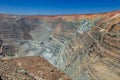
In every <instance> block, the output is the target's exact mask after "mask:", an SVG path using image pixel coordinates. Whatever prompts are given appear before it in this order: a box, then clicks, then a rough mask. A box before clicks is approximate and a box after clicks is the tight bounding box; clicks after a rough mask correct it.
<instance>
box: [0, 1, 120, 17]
mask: <svg viewBox="0 0 120 80" xmlns="http://www.w3.org/2000/svg"><path fill="white" fill-rule="evenodd" d="M115 10H120V0H0V13H7V14H25V15H26V14H29V15H33V14H34V15H35V14H37V15H60V14H89V13H102V12H108V11H115Z"/></svg>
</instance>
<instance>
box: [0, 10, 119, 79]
mask: <svg viewBox="0 0 120 80" xmlns="http://www.w3.org/2000/svg"><path fill="white" fill-rule="evenodd" d="M0 35H1V41H0V47H1V49H0V52H1V55H3V56H10V57H11V56H12V57H21V56H43V57H44V58H46V59H47V60H48V61H49V62H50V63H52V64H53V65H54V66H56V67H58V68H59V69H61V70H63V71H64V72H65V73H66V74H68V75H69V76H70V77H72V79H73V80H119V79H120V77H119V76H120V11H116V12H111V13H104V14H89V15H63V16H16V15H0ZM11 46H12V47H11Z"/></svg>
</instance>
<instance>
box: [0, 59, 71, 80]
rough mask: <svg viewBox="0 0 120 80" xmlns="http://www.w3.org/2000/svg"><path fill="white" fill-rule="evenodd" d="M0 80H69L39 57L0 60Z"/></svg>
mask: <svg viewBox="0 0 120 80" xmlns="http://www.w3.org/2000/svg"><path fill="white" fill-rule="evenodd" d="M0 80H71V79H70V78H69V77H68V76H66V75H65V74H64V73H63V72H62V71H60V70H57V68H55V67H53V66H52V65H51V64H50V63H48V61H47V60H45V59H43V58H41V57H22V58H15V59H5V58H4V59H1V60H0Z"/></svg>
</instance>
